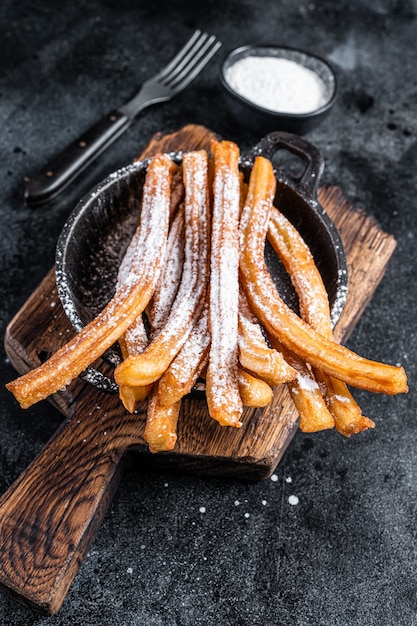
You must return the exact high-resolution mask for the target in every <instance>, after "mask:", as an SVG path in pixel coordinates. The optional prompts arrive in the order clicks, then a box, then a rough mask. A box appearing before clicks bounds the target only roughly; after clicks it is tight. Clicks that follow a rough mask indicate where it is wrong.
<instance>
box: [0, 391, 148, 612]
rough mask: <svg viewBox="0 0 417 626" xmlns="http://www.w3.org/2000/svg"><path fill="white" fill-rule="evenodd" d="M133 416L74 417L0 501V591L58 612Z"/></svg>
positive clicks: (104, 505) (99, 413)
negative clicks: (122, 417) (123, 417)
mask: <svg viewBox="0 0 417 626" xmlns="http://www.w3.org/2000/svg"><path fill="white" fill-rule="evenodd" d="M137 429H138V425H137V416H135V417H134V418H133V419H132V418H131V417H130V416H126V419H121V418H120V408H119V407H117V405H116V403H115V404H114V407H113V408H112V409H110V410H108V411H106V412H105V411H103V409H100V407H96V410H93V411H91V408H90V414H86V412H85V409H83V410H82V412H80V411H79V410H76V411H75V413H74V414H73V416H72V417H71V418H69V420H67V421H66V422H64V423H63V424H62V426H61V427H60V428H59V429H58V431H57V432H56V433H55V434H54V435H53V436H52V438H51V439H50V440H49V442H48V444H47V445H46V446H45V448H44V449H43V450H42V451H41V452H40V453H39V454H38V456H37V457H36V458H35V459H34V460H33V461H32V463H31V464H30V465H29V466H28V468H27V469H26V470H25V471H24V472H23V473H22V474H21V476H20V477H19V478H18V479H17V480H16V481H15V483H14V484H12V485H11V486H10V487H9V489H8V490H7V491H6V493H5V494H4V495H3V496H2V497H1V498H0V587H1V589H2V590H3V591H5V592H6V593H9V594H11V595H12V596H14V597H15V598H17V599H19V600H20V602H22V603H23V604H25V605H27V606H30V607H31V608H32V609H34V610H36V611H38V612H40V613H42V614H44V615H51V614H54V613H56V612H57V611H58V609H59V608H60V606H61V604H62V602H63V600H64V598H65V595H66V593H67V591H68V588H69V587H70V585H71V583H72V580H73V578H74V576H75V574H76V572H77V570H78V567H79V565H80V564H81V562H82V560H83V557H84V556H85V554H86V552H87V550H88V548H89V546H90V544H91V542H92V540H93V539H94V536H95V534H96V532H97V530H98V528H99V526H100V523H101V521H102V519H103V516H104V514H105V512H106V511H107V509H108V506H109V504H110V502H111V499H112V496H113V494H114V492H115V490H116V487H117V485H118V483H119V478H120V475H121V472H120V469H121V467H122V463H121V461H122V459H123V457H124V453H125V451H126V447H127V444H128V443H130V442H131V441H134V435H135V432H136V431H137Z"/></svg>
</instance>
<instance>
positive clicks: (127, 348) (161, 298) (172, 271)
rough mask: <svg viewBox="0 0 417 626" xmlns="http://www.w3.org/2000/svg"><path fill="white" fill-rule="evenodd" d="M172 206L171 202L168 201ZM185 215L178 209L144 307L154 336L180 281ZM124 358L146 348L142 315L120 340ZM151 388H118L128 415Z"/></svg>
mask: <svg viewBox="0 0 417 626" xmlns="http://www.w3.org/2000/svg"><path fill="white" fill-rule="evenodd" d="M171 205H172V200H171ZM183 227H184V212H183V210H181V208H179V209H178V211H177V212H176V214H175V217H174V220H173V222H172V224H171V227H170V229H169V234H168V243H167V247H166V254H165V261H164V264H163V266H162V269H161V272H160V276H159V279H158V282H157V284H156V287H155V291H154V293H153V295H152V299H151V301H150V303H149V305H148V307H147V312H148V316H149V318H150V319H151V326H152V331H153V333H155V332H157V331H159V330H160V329H161V328H162V326H163V324H164V323H165V322H166V320H167V318H168V315H169V312H170V310H171V307H172V303H173V301H174V300H175V296H176V294H177V291H178V285H179V283H180V280H181V273H182V265H183V260H184V228H183ZM125 265H126V263H122V265H121V268H120V271H119V275H120V276H123V274H124V271H125V270H124V266H125ZM119 344H120V348H121V351H122V357H123V359H127V358H128V357H129V356H135V355H138V354H142V352H143V351H144V350H145V349H146V348H147V346H148V345H149V338H148V335H147V333H146V329H145V324H144V321H143V317H142V315H140V316H139V317H138V318H136V320H135V321H134V323H133V324H132V326H130V328H128V330H127V331H126V333H125V334H124V335H123V337H121V338H120V339H119ZM151 389H152V384H148V385H119V396H120V399H121V401H122V403H123V405H124V407H125V408H126V409H127V410H128V411H129V412H130V413H133V411H134V410H135V408H136V403H137V402H141V401H143V400H145V399H146V398H147V396H148V394H149V393H150V391H151Z"/></svg>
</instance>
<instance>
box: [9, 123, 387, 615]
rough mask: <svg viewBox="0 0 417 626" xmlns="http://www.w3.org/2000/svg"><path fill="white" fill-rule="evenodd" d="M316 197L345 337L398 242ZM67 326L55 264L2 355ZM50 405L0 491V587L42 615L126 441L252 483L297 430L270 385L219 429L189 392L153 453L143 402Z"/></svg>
mask: <svg viewBox="0 0 417 626" xmlns="http://www.w3.org/2000/svg"><path fill="white" fill-rule="evenodd" d="M212 136H213V133H211V132H210V131H209V130H207V129H206V128H204V127H201V126H194V125H190V126H186V127H184V128H182V129H181V130H180V131H178V132H175V133H173V134H171V135H163V134H158V135H156V136H155V137H153V139H152V140H151V142H150V144H149V146H148V147H147V148H146V150H145V151H144V153H143V155H142V156H143V157H147V156H151V155H152V154H155V153H156V152H158V151H163V152H170V151H178V150H184V149H198V148H207V147H208V144H209V140H210V138H211V137H212ZM319 199H320V202H321V204H322V205H323V206H324V208H325V209H326V210H327V212H328V213H329V215H330V217H331V218H332V219H333V221H334V222H335V224H336V226H337V227H338V228H339V231H340V234H341V237H342V241H343V243H344V246H345V251H346V255H347V261H348V267H349V293H348V298H347V302H346V306H345V308H344V311H343V314H342V316H341V319H340V321H339V323H338V325H337V327H336V329H335V337H336V339H337V340H338V341H340V342H343V341H346V339H347V338H348V336H349V335H350V333H351V331H352V330H353V328H354V326H355V324H356V322H357V321H358V319H359V317H360V315H361V313H362V312H363V310H364V309H365V307H366V305H367V304H368V302H369V300H370V299H371V297H372V294H373V293H374V291H375V289H376V287H377V285H378V284H379V282H380V280H381V278H382V276H383V274H384V271H385V268H386V265H387V263H388V260H389V258H390V257H391V255H392V253H393V251H394V248H395V240H394V239H393V237H392V236H390V235H388V234H387V233H384V232H383V231H382V230H381V229H380V228H379V227H378V225H377V223H376V222H375V220H374V219H373V218H372V217H370V216H369V215H367V214H366V213H365V212H364V211H362V210H358V209H356V208H354V207H352V206H351V205H350V203H349V202H348V201H347V200H346V199H345V198H344V196H343V193H342V191H341V190H340V188H338V187H322V188H320V190H319ZM72 334H73V331H72V328H71V327H70V324H69V322H68V320H67V318H66V316H65V314H64V312H63V309H62V307H61V305H60V302H59V299H58V295H57V291H56V286H55V275H54V271H53V270H51V271H50V272H49V274H48V275H47V276H46V277H45V279H44V280H43V281H42V283H41V284H40V285H39V287H38V288H37V289H36V290H35V292H34V293H33V294H32V295H31V296H30V298H29V299H28V301H27V302H26V303H25V305H24V306H23V307H22V309H21V310H20V311H19V312H18V313H17V315H16V316H15V317H14V319H13V320H12V321H11V322H10V324H9V326H8V328H7V332H6V337H5V346H6V351H7V354H8V356H9V358H10V361H11V363H12V364H13V365H14V367H15V368H16V370H17V371H18V372H19V373H24V372H26V371H28V370H29V369H32V368H34V367H35V366H37V365H39V364H40V363H41V362H42V361H44V360H45V359H46V358H48V356H49V355H50V354H52V353H53V352H54V351H56V349H57V348H59V347H60V346H61V345H62V344H63V343H65V342H66V341H67V340H68V338H69V337H70V336H71V335H72ZM370 356H372V355H370ZM97 366H98V367H100V368H101V369H102V370H103V371H106V369H107V366H105V365H104V364H103V363H98V364H97ZM50 401H51V402H52V403H53V404H54V405H55V406H56V407H57V408H58V409H59V410H60V411H61V412H62V413H63V415H64V416H65V418H66V419H65V420H64V421H63V424H62V426H61V428H60V429H59V430H58V431H57V433H56V434H55V435H54V436H53V437H52V438H51V440H50V441H49V442H48V444H47V445H46V446H45V448H44V450H43V451H42V452H41V453H40V454H39V455H38V456H37V457H36V458H35V459H34V461H33V462H32V464H31V465H30V466H29V467H28V468H27V470H26V471H25V472H24V473H23V474H22V475H21V476H20V477H19V478H18V479H17V481H16V482H15V483H14V484H13V485H12V486H11V487H10V488H9V490H8V491H7V492H6V493H5V494H4V496H3V497H2V498H1V499H0V587H1V588H2V589H3V591H5V592H7V593H10V594H12V595H14V596H15V597H16V598H17V599H18V600H19V601H21V602H23V603H25V604H27V605H29V606H31V607H32V608H34V609H35V610H37V611H39V612H42V613H44V614H52V613H55V612H56V611H57V610H58V609H59V607H60V606H61V604H62V602H63V600H64V598H65V595H66V592H67V590H68V588H69V586H70V584H71V582H72V580H73V578H74V576H75V574H76V571H77V569H78V567H79V565H80V563H81V561H82V559H83V557H84V555H85V554H86V552H87V550H88V547H89V545H90V544H91V541H92V540H93V538H94V536H95V533H96V532H97V530H98V528H99V526H100V523H101V520H102V518H103V516H104V514H105V512H106V510H107V508H108V506H109V503H110V501H111V497H112V495H113V493H114V491H115V488H116V487H117V484H118V482H119V479H120V469H121V467H122V462H123V460H124V459H125V458H126V452H127V450H128V448H129V449H130V450H134V454H133V452H132V454H130V457H131V458H134V459H135V460H138V461H140V462H143V463H146V464H147V466H156V467H159V468H167V467H170V468H175V469H180V470H184V471H189V472H193V473H194V474H198V475H211V476H216V477H220V476H224V477H229V478H239V479H246V480H255V479H261V478H267V477H268V476H270V475H271V473H272V472H273V471H274V469H275V468H276V466H277V464H278V463H279V461H280V459H281V457H282V455H283V453H284V451H285V449H286V447H287V446H288V444H289V442H290V441H291V439H292V437H293V436H294V434H295V432H296V430H297V414H296V412H295V410H294V408H293V405H292V403H291V400H290V398H289V395H288V393H287V391H286V389H285V387H278V388H276V390H275V394H274V398H273V401H272V402H271V404H270V406H268V407H266V408H264V409H246V411H245V415H244V418H243V422H244V425H243V427H242V428H241V429H231V428H229V429H228V428H222V427H221V426H219V425H218V424H217V423H216V422H214V421H213V420H211V419H210V418H209V416H208V413H207V409H206V403H205V401H204V400H200V399H191V398H190V399H188V398H187V399H185V400H184V403H183V408H182V411H181V416H180V420H179V428H178V443H177V446H176V449H175V450H174V451H173V452H170V453H162V454H157V455H151V454H150V453H149V452H148V451H147V448H146V446H145V445H144V442H143V438H142V434H143V429H144V419H145V409H146V405H145V404H144V405H143V406H142V407H140V409H139V411H138V413H137V414H135V415H133V416H131V415H129V414H127V413H126V412H125V411H124V410H123V408H122V407H121V404H120V402H119V400H118V398H117V396H114V395H107V394H104V393H103V392H100V391H98V390H97V389H95V388H93V387H91V386H89V385H87V384H86V383H84V382H83V381H82V380H80V379H77V380H75V381H74V382H73V383H72V384H71V385H69V387H68V388H67V389H66V390H65V391H62V392H60V393H58V394H56V395H55V396H54V397H52V398H51V399H50ZM39 410H40V411H41V410H42V405H40V406H39Z"/></svg>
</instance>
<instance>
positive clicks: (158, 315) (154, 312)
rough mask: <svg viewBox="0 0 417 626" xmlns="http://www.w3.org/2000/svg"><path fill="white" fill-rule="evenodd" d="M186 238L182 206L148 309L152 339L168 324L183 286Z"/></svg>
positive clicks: (173, 227) (174, 222) (170, 230)
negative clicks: (179, 289)
mask: <svg viewBox="0 0 417 626" xmlns="http://www.w3.org/2000/svg"><path fill="white" fill-rule="evenodd" d="M184 236H185V235H184V205H183V204H182V205H181V206H180V207H179V208H178V211H177V213H176V215H175V218H174V220H173V222H172V224H171V227H170V229H169V234H168V244H167V250H166V258H165V263H164V265H163V267H162V270H161V274H160V276H159V280H158V282H157V285H156V288H155V292H154V294H153V296H152V298H151V301H150V303H149V306H148V307H147V314H148V318H149V321H150V325H151V332H152V337H155V336H156V335H157V334H158V333H159V332H160V331H161V330H162V328H163V326H164V325H165V324H166V322H167V319H168V317H169V314H170V312H171V309H172V307H173V304H174V302H175V298H176V296H177V293H178V288H179V286H180V284H181V277H182V268H183V265H184V246H185V241H184Z"/></svg>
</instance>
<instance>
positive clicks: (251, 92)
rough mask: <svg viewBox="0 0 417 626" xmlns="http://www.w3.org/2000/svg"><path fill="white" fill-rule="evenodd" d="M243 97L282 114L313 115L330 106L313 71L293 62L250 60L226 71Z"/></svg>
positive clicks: (265, 58) (240, 61)
mask: <svg viewBox="0 0 417 626" xmlns="http://www.w3.org/2000/svg"><path fill="white" fill-rule="evenodd" d="M226 80H227V82H228V83H229V85H230V86H231V87H232V88H233V89H234V90H235V91H236V92H237V93H238V94H239V95H241V96H243V97H244V98H246V99H247V100H250V101H251V102H253V103H254V104H257V105H259V106H261V107H263V108H265V109H268V110H270V111H274V112H280V113H311V112H312V111H316V110H317V109H319V108H321V107H322V106H323V105H324V104H326V100H327V97H326V88H325V85H324V83H323V81H322V79H321V78H320V77H319V76H318V75H317V74H316V72H314V71H313V70H311V69H309V68H307V67H304V66H303V65H301V64H299V63H296V62H295V61H292V60H290V59H283V58H277V57H267V56H263V57H261V56H248V57H245V58H242V59H239V60H238V61H236V63H234V64H233V65H231V66H230V67H229V68H228V69H227V70H226Z"/></svg>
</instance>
